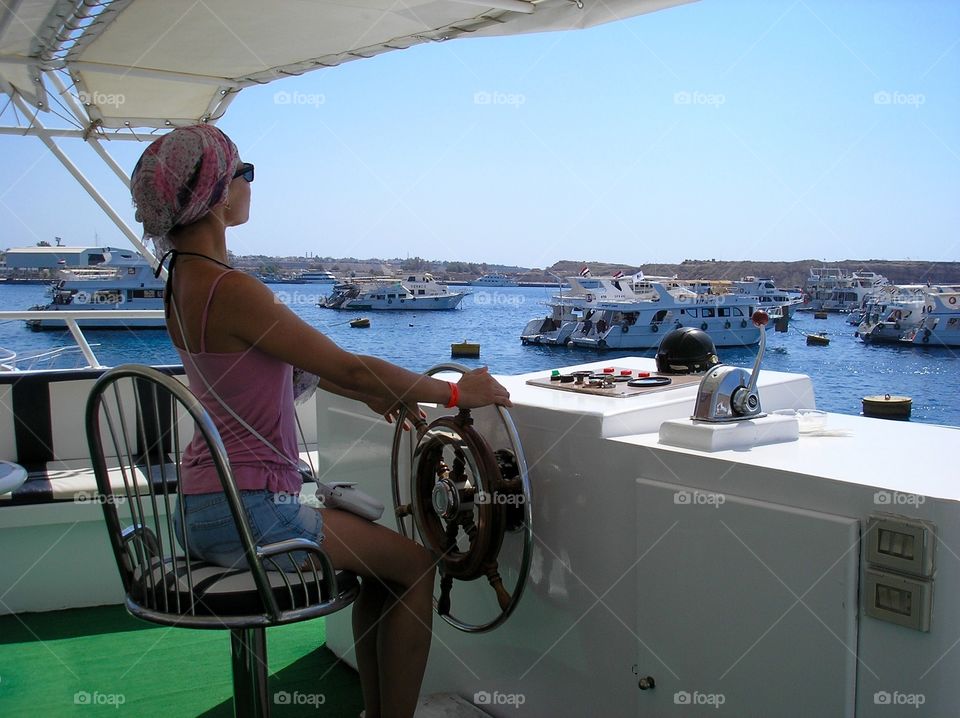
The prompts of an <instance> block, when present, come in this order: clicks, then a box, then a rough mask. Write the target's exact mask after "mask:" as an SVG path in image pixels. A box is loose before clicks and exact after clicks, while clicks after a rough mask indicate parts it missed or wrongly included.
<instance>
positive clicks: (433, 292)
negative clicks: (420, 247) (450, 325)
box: [318, 273, 469, 311]
mask: <svg viewBox="0 0 960 718" xmlns="http://www.w3.org/2000/svg"><path fill="white" fill-rule="evenodd" d="M468 293H469V292H451V291H450V290H449V289H448V288H447V286H446V285H444V284H440V283H439V282H437V280H436V279H434V278H433V275H432V274H429V273H422V274H410V275H408V276H407V277H406V279H397V278H386V279H385V278H365V279H354V280H351V281H349V282H343V283H341V284H336V285H334V287H333V293H332V294H331V295H330V296H329V297H325V298H323V299H321V301H320V302H319V303H318V306H321V307H326V308H327V309H350V310H357V309H384V310H418V311H419V310H439V309H456V308H457V307H458V306H459V305H460V302H461V301H463V298H464V297H465V296H467V294H468Z"/></svg>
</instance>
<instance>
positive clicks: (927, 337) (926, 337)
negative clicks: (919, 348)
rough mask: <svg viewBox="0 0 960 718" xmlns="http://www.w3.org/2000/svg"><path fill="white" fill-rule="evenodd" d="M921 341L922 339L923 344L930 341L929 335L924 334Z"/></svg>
mask: <svg viewBox="0 0 960 718" xmlns="http://www.w3.org/2000/svg"><path fill="white" fill-rule="evenodd" d="M921 341H922V342H923V343H924V344H929V343H930V337H929V335H925V336H924V337H923V339H922V340H921Z"/></svg>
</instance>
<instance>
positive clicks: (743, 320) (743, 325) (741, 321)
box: [740, 319, 747, 329]
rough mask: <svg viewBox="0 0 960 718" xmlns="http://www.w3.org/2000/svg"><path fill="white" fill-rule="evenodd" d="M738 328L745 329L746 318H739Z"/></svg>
mask: <svg viewBox="0 0 960 718" xmlns="http://www.w3.org/2000/svg"><path fill="white" fill-rule="evenodd" d="M740 328H741V329H746V328H747V320H746V319H741V320H740Z"/></svg>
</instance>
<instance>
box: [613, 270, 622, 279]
mask: <svg viewBox="0 0 960 718" xmlns="http://www.w3.org/2000/svg"><path fill="white" fill-rule="evenodd" d="M613 278H614V279H621V278H623V272H622V271H621V270H619V269H618V270H617V271H616V272H614V273H613Z"/></svg>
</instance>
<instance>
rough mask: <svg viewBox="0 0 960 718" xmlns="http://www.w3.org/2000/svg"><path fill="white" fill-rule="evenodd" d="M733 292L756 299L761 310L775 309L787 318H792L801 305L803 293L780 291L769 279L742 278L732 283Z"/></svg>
mask: <svg viewBox="0 0 960 718" xmlns="http://www.w3.org/2000/svg"><path fill="white" fill-rule="evenodd" d="M733 291H735V292H737V293H739V294H746V295H748V296H751V297H756V298H757V302H758V304H759V306H760V308H761V309H765V310H767V309H769V310H773V309H774V308H777V309H779V310H780V313H781V314H786V315H787V316H793V313H794V311H795V310H796V308H797V307H799V306H800V305H801V304H803V292H795V291H791V290H788V289H780V288H778V287H777V285H776V284H775V283H774V281H773V279H770V278H769V277H753V276H748V277H742V278H741V279H739V280H737V281H735V282H733Z"/></svg>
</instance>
